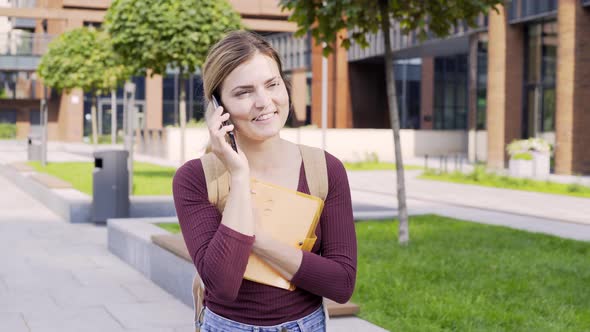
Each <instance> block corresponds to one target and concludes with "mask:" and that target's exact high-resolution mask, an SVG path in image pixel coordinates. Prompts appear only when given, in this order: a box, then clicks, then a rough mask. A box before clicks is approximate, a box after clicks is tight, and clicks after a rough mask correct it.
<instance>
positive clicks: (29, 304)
mask: <svg viewBox="0 0 590 332" xmlns="http://www.w3.org/2000/svg"><path fill="white" fill-rule="evenodd" d="M57 309H58V307H57V305H56V303H55V301H54V300H53V299H52V298H51V296H49V294H48V293H47V292H43V291H31V290H28V291H27V290H18V291H12V290H8V291H5V292H4V293H3V294H2V296H0V312H2V313H23V314H25V315H27V314H32V315H35V314H38V313H51V312H54V311H56V310H57Z"/></svg>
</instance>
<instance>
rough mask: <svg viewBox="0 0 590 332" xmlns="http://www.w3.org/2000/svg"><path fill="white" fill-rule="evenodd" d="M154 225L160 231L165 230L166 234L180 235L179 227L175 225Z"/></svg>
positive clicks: (166, 223) (169, 223)
mask: <svg viewBox="0 0 590 332" xmlns="http://www.w3.org/2000/svg"><path fill="white" fill-rule="evenodd" d="M156 225H157V226H158V227H160V228H162V229H165V230H167V231H168V232H170V233H172V234H178V233H180V225H179V224H177V223H171V222H163V223H158V224H156Z"/></svg>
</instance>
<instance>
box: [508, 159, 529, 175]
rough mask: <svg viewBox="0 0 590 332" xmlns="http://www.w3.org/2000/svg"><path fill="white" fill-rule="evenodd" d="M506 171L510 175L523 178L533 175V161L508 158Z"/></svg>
mask: <svg viewBox="0 0 590 332" xmlns="http://www.w3.org/2000/svg"><path fill="white" fill-rule="evenodd" d="M508 173H509V174H510V176H511V177H515V178H524V177H532V176H533V161H532V160H524V159H510V161H509V162H508Z"/></svg>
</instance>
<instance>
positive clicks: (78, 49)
mask: <svg viewBox="0 0 590 332" xmlns="http://www.w3.org/2000/svg"><path fill="white" fill-rule="evenodd" d="M37 72H38V74H39V76H40V77H41V78H42V80H43V82H44V84H45V85H47V86H49V87H51V88H53V89H56V90H58V91H66V92H68V91H70V90H72V89H75V88H80V89H82V90H84V91H85V92H91V93H93V94H103V93H106V92H108V91H110V90H111V89H115V88H117V86H118V85H119V84H121V82H123V81H124V80H125V79H127V77H128V76H129V71H128V70H127V69H126V67H125V66H124V65H123V64H122V62H121V59H120V58H119V57H118V56H117V54H115V53H114V52H113V49H112V45H111V43H110V38H109V37H108V35H107V34H106V33H105V32H103V31H100V30H96V29H94V28H86V27H82V28H78V29H75V30H71V31H68V32H65V33H63V34H62V35H60V36H59V37H58V38H57V39H56V40H54V41H52V42H51V43H50V44H49V48H48V51H47V53H45V54H44V55H43V57H42V58H41V61H40V63H39V67H38V69H37Z"/></svg>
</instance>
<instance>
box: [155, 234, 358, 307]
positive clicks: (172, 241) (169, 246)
mask: <svg viewBox="0 0 590 332" xmlns="http://www.w3.org/2000/svg"><path fill="white" fill-rule="evenodd" d="M152 242H153V243H154V244H156V245H158V246H160V247H161V248H163V249H166V250H167V251H169V252H171V253H173V254H174V255H176V256H178V257H180V258H182V259H184V260H186V261H188V262H189V263H191V264H192V263H193V261H192V259H191V257H190V254H189V253H188V249H187V248H186V245H185V244H184V239H183V237H182V235H181V234H164V235H152ZM326 304H327V306H328V313H329V315H330V317H339V316H351V315H356V314H357V313H358V312H359V311H360V307H359V306H358V305H356V304H354V303H352V302H347V303H344V304H340V303H337V302H334V301H332V300H330V299H326Z"/></svg>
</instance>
